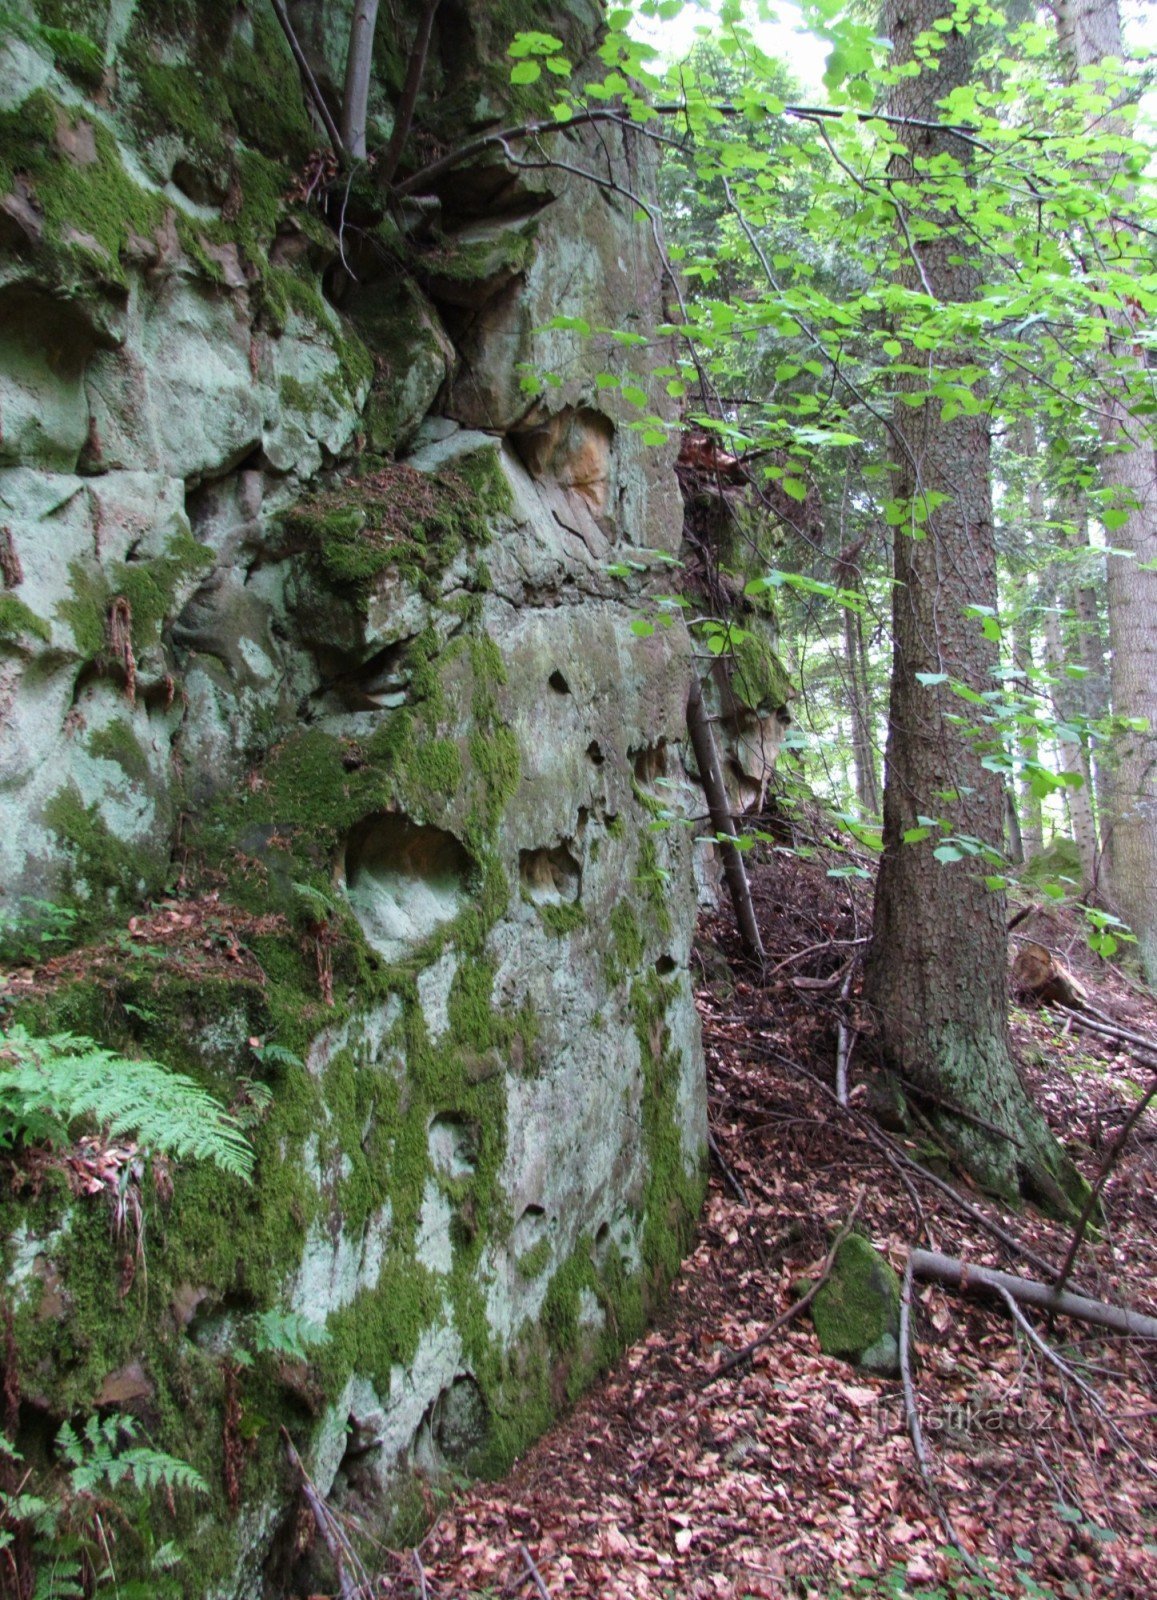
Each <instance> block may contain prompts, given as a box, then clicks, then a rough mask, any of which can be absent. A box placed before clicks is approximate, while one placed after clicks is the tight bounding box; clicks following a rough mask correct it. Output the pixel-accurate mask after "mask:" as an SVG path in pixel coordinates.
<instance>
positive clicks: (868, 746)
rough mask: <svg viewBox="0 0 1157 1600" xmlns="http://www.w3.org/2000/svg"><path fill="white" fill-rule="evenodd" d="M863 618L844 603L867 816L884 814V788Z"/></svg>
mask: <svg viewBox="0 0 1157 1600" xmlns="http://www.w3.org/2000/svg"><path fill="white" fill-rule="evenodd" d="M866 665H867V650H866V648H865V645H864V624H863V618H862V617H861V616H860V613H859V612H858V611H853V610H852V608H851V607H850V606H845V607H844V681H845V683H846V684H847V689H848V701H849V704H850V707H851V713H852V762H853V765H854V770H855V774H856V799H857V800H858V801H859V802H860V809H861V810H862V811H863V813H864V815H865V816H868V817H878V816H879V815H880V790H879V785H878V783H877V781H876V752H875V750H874V749H873V748H872V702H871V688H870V686H869V683H868V675H867V670H866Z"/></svg>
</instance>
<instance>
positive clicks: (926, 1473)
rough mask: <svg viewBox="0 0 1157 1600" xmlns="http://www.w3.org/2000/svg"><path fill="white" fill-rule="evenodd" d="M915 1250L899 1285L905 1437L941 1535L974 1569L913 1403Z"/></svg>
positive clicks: (914, 1401) (911, 1252)
mask: <svg viewBox="0 0 1157 1600" xmlns="http://www.w3.org/2000/svg"><path fill="white" fill-rule="evenodd" d="M915 1253H916V1252H915V1251H909V1253H908V1264H907V1266H906V1267H905V1268H904V1278H903V1282H902V1283H901V1285H900V1382H901V1384H902V1386H903V1390H904V1420H905V1421H906V1423H907V1424H908V1437H909V1438H910V1439H911V1441H912V1453H913V1455H914V1456H915V1457H916V1465H917V1466H918V1467H919V1469H920V1476H921V1477H922V1478H923V1480H924V1487H925V1488H926V1489H927V1491H928V1498H929V1499H930V1500H931V1502H932V1504H933V1506H934V1507H935V1508H936V1515H937V1516H938V1517H939V1518H940V1526H941V1527H942V1528H943V1529H944V1537H945V1538H946V1539H947V1540H948V1542H949V1544H951V1545H955V1547H956V1549H957V1550H959V1551H960V1554H961V1555H962V1556H963V1558H964V1561H965V1563H966V1564H967V1565H968V1566H969V1567H971V1568H972V1569H973V1570H974V1571H975V1570H976V1563H975V1561H974V1560H973V1557H972V1554H971V1552H970V1551H968V1550H966V1549H965V1547H964V1545H963V1543H962V1542H961V1539H960V1535H959V1534H958V1533H957V1531H956V1529H955V1528H954V1527H953V1525H952V1518H951V1517H950V1516H949V1515H948V1509H947V1507H946V1506H945V1504H944V1501H943V1500H942V1499H941V1497H940V1491H939V1489H938V1488H937V1487H936V1480H935V1479H934V1478H933V1476H932V1467H931V1465H930V1463H929V1460H928V1452H927V1450H926V1449H925V1447H924V1430H923V1428H922V1427H921V1426H920V1412H919V1409H918V1407H917V1405H916V1389H915V1386H914V1384H913V1382H912V1362H911V1357H910V1355H909V1341H910V1339H911V1325H912V1257H913V1255H915Z"/></svg>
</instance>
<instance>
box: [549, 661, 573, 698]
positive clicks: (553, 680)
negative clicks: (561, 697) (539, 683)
mask: <svg viewBox="0 0 1157 1600" xmlns="http://www.w3.org/2000/svg"><path fill="white" fill-rule="evenodd" d="M547 681H548V683H549V684H550V686H551V688H552V689H555V690H557V692H558V693H559V694H569V693H570V684H569V683H568V682H567V681H566V679H565V678H564V677H563V675H562V673H561V672H560V671H559V670H558V668H557V667H556V668H555V670H554V671H553V672H552V673H551V675H550V677H549V679H548V680H547Z"/></svg>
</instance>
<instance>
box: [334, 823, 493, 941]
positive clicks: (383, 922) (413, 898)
mask: <svg viewBox="0 0 1157 1600" xmlns="http://www.w3.org/2000/svg"><path fill="white" fill-rule="evenodd" d="M469 875H470V857H469V856H468V855H467V853H466V851H465V850H464V849H463V847H462V845H461V844H459V842H458V840H457V839H455V837H454V835H453V834H451V833H445V832H444V831H443V830H442V829H441V828H431V827H423V826H421V825H419V824H418V823H416V822H411V821H410V819H409V817H402V816H395V815H393V814H392V813H389V812H379V813H378V814H377V815H375V816H371V817H366V818H365V820H364V821H362V822H359V823H358V825H357V827H356V828H354V830H353V831H352V833H351V834H350V836H349V838H348V840H347V841H346V847H345V887H346V894H347V895H348V896H349V901H350V904H351V905H352V906H353V910H354V915H355V916H356V917H357V919H358V921H359V922H360V923H361V925H362V931H363V933H364V934H365V936H366V938H367V939H368V940H369V942H370V944H371V945H372V946H373V947H374V949H375V950H377V951H378V952H379V954H381V955H384V956H385V957H386V958H387V960H391V961H392V960H394V959H396V958H397V957H398V956H400V955H401V954H402V953H403V952H404V951H405V950H407V949H409V948H411V947H412V946H414V945H416V944H420V943H421V941H422V940H423V939H425V938H427V937H428V936H429V935H430V934H431V933H433V932H434V930H435V929H436V928H438V927H440V926H441V925H442V923H444V922H449V921H450V920H451V919H452V918H453V917H455V916H457V914H458V912H459V911H460V910H461V908H462V906H463V904H464V903H465V900H466V884H467V879H468V878H469Z"/></svg>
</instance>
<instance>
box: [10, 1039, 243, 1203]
mask: <svg viewBox="0 0 1157 1600" xmlns="http://www.w3.org/2000/svg"><path fill="white" fill-rule="evenodd" d="M80 1117H92V1118H93V1119H94V1120H95V1121H97V1122H99V1123H100V1124H101V1125H102V1126H103V1127H104V1128H106V1129H107V1131H108V1133H109V1134H110V1136H112V1137H114V1138H115V1137H118V1136H123V1135H126V1134H131V1135H133V1136H135V1138H136V1139H137V1141H138V1142H139V1143H140V1144H142V1145H145V1146H146V1147H148V1148H149V1149H151V1150H153V1151H156V1152H158V1153H159V1154H164V1155H173V1156H195V1157H198V1158H200V1159H201V1160H205V1161H212V1162H214V1163H215V1164H216V1165H217V1166H218V1167H220V1168H221V1169H222V1170H223V1171H225V1172H230V1173H233V1174H234V1175H235V1176H236V1177H239V1178H243V1179H245V1180H246V1181H248V1180H249V1178H250V1177H251V1176H252V1172H253V1151H252V1149H251V1148H250V1146H249V1142H248V1140H247V1139H246V1138H245V1135H244V1134H243V1133H242V1132H241V1129H240V1128H239V1127H238V1125H237V1122H236V1119H235V1118H233V1117H231V1116H230V1115H229V1113H228V1112H227V1111H226V1110H225V1109H224V1108H223V1107H222V1106H220V1105H219V1104H218V1103H217V1101H216V1100H214V1099H213V1097H212V1095H210V1094H207V1093H206V1092H205V1090H204V1089H202V1088H201V1087H200V1085H199V1084H196V1083H194V1082H193V1080H192V1079H191V1078H186V1077H184V1076H183V1075H182V1074H181V1073H178V1072H170V1071H169V1070H168V1068H167V1067H163V1066H161V1065H160V1064H159V1063H158V1062H156V1061H130V1060H129V1059H128V1058H127V1057H125V1056H119V1055H117V1054H115V1053H114V1052H113V1051H111V1050H105V1049H103V1048H102V1047H101V1046H100V1045H98V1044H97V1043H96V1042H95V1041H94V1040H92V1039H85V1038H81V1037H78V1036H76V1035H73V1034H70V1033H59V1034H54V1035H53V1036H52V1037H51V1038H43V1039H40V1038H34V1037H32V1035H30V1034H29V1033H28V1032H27V1031H26V1030H25V1029H24V1028H21V1027H11V1028H9V1029H8V1030H7V1032H6V1033H3V1034H0V1145H3V1144H9V1145H10V1144H13V1143H15V1141H16V1139H17V1138H21V1139H24V1140H29V1139H49V1140H55V1141H57V1142H59V1141H60V1140H61V1139H62V1138H63V1137H65V1136H66V1133H67V1127H68V1124H70V1123H72V1122H74V1121H75V1120H77V1119H78V1118H80Z"/></svg>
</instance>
